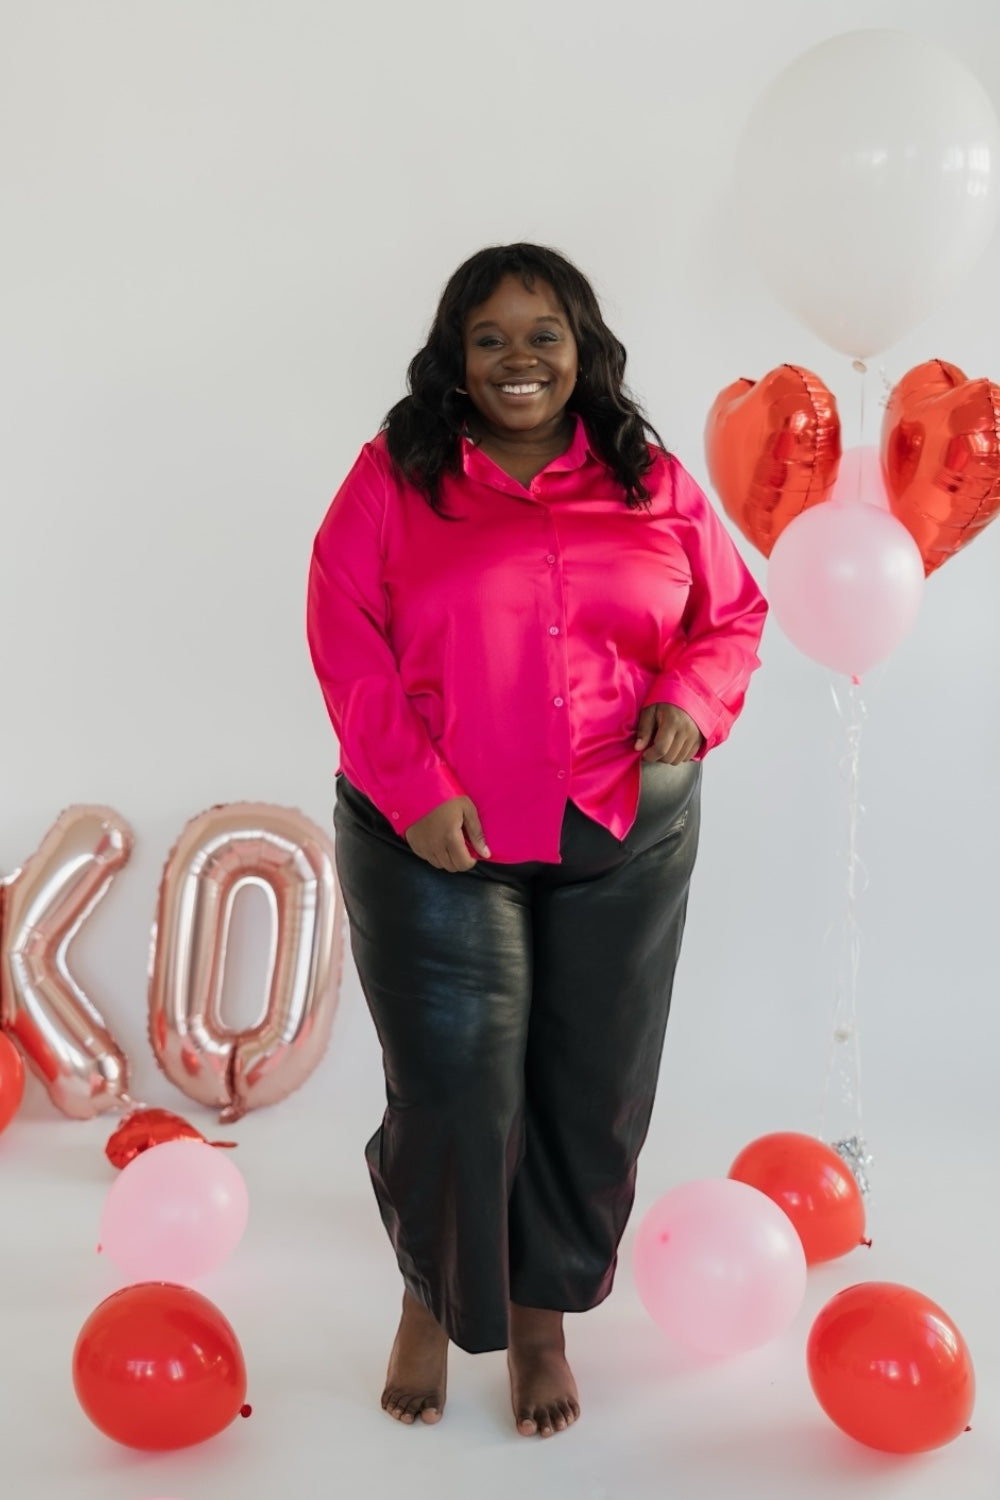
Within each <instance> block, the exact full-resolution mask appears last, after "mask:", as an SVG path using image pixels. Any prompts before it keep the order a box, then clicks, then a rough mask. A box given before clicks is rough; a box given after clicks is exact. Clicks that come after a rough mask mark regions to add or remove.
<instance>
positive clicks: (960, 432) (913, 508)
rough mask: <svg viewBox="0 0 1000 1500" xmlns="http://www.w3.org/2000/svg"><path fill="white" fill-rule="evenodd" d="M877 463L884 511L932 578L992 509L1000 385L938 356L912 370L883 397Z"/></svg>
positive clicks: (999, 445)
mask: <svg viewBox="0 0 1000 1500" xmlns="http://www.w3.org/2000/svg"><path fill="white" fill-rule="evenodd" d="M882 464H883V467H884V470H885V480H886V486H887V488H888V491H889V508H890V509H891V511H892V513H893V515H894V516H896V517H897V518H898V519H899V520H900V521H902V523H903V525H904V526H905V527H906V528H907V530H908V531H909V532H910V534H911V536H912V537H913V539H914V541H915V542H916V544H917V546H918V547H919V548H920V555H921V557H922V558H923V560H924V571H925V573H928V574H930V573H933V572H934V570H935V568H939V567H940V566H941V564H942V563H944V562H947V561H948V559H949V558H950V557H954V555H955V553H956V552H957V551H958V550H959V549H960V548H961V547H965V546H967V545H968V544H969V542H971V541H972V540H973V538H974V537H977V536H978V535H979V533H980V532H981V531H982V529H983V527H984V526H987V525H988V524H989V522H990V521H992V520H993V517H994V516H995V515H996V514H997V512H998V511H1000V386H998V385H994V384H993V383H992V382H991V381H989V380H969V379H968V377H967V376H966V375H965V374H963V372H962V371H961V370H960V369H959V368H958V366H957V365H950V364H947V363H946V362H945V361H944V360H943V359H931V360H928V361H927V363H926V364H922V365H916V366H915V367H914V369H912V370H910V371H909V372H908V373H907V374H906V375H904V376H903V378H902V380H901V381H900V382H899V384H898V385H896V386H895V387H894V388H893V390H892V392H891V394H890V396H889V400H888V403H887V405H886V411H885V418H884V421H883V424H882Z"/></svg>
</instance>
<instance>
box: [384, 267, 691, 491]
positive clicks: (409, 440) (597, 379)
mask: <svg viewBox="0 0 1000 1500" xmlns="http://www.w3.org/2000/svg"><path fill="white" fill-rule="evenodd" d="M505 276H520V278H521V280H522V282H523V283H524V285H525V287H527V289H528V290H529V291H530V290H532V288H533V287H534V283H535V281H536V280H538V281H545V282H548V284H549V286H550V287H551V288H552V290H553V291H554V292H555V295H556V297H557V299H558V301H559V302H560V304H561V305H562V308H563V311H564V312H565V314H566V317H567V319H568V321H569V325H570V328H571V329H572V332H573V337H574V339H575V340H576V347H577V359H578V364H579V371H580V373H579V378H578V380H577V383H576V386H575V388H574V391H573V395H572V396H571V397H570V399H569V402H568V403H567V409H568V410H569V411H574V412H579V414H580V416H581V417H582V418H583V420H584V422H585V423H586V425H587V431H588V433H589V435H590V440H591V445H592V447H593V449H594V451H595V452H596V454H597V456H598V457H599V458H600V459H601V460H602V462H603V463H605V464H606V465H607V467H608V469H610V471H611V473H612V474H613V475H614V477H615V478H616V479H617V480H618V482H619V483H620V484H621V486H622V489H623V490H624V492H625V502H626V504H628V505H630V506H633V507H636V506H641V505H643V504H644V503H645V502H646V501H647V500H648V499H649V491H648V490H647V488H646V486H645V484H644V482H643V481H644V478H645V475H646V474H647V473H648V472H649V470H650V468H651V466H652V463H653V459H652V457H651V455H650V452H649V448H648V445H647V437H651V438H652V439H653V441H654V442H655V443H656V445H657V446H658V447H659V448H661V449H663V450H664V451H666V449H665V445H664V443H663V441H662V439H661V438H660V436H659V434H658V433H657V431H656V429H655V428H654V427H652V426H651V425H650V423H649V422H648V421H647V419H646V417H645V415H644V413H643V412H642V410H641V409H640V407H639V406H638V405H637V403H636V402H635V401H634V400H633V398H632V397H631V395H630V394H629V392H628V391H627V390H626V388H625V385H624V375H625V346H624V344H622V343H621V341H620V340H619V339H617V338H615V336H614V334H613V333H612V332H611V330H610V328H608V326H607V324H606V323H605V321H604V318H603V317H602V316H601V309H600V306H599V305H598V301H597V298H596V296H595V295H594V289H593V287H592V286H591V285H590V282H589V281H588V280H587V278H586V277H585V276H584V275H583V273H582V272H581V271H578V270H577V268H576V267H575V266H574V265H572V264H571V263H570V262H569V261H568V260H566V258H565V257H564V256H562V255H560V254H559V253H558V251H556V250H549V249H546V248H545V246H543V245H530V244H516V245H493V246H490V247H488V248H487V249H485V250H479V251H477V253H476V254H475V255H473V256H471V257H470V258H469V259H468V260H467V261H465V262H464V263H463V264H462V265H460V266H459V268H458V270H457V271H456V272H455V273H454V275H453V276H452V277H451V279H450V280H449V282H448V284H447V286H446V287H445V289H444V291H443V292H442V294H441V300H440V302H439V303H438V308H437V312H436V313H435V314H434V322H433V324H432V325H431V330H430V333H429V334H428V335H427V342H426V344H425V345H424V347H423V348H422V349H421V350H420V351H419V352H418V353H417V354H415V355H414V357H413V359H412V360H411V361H410V366H409V369H408V371H407V388H408V391H409V394H408V395H406V396H404V397H403V399H402V400H401V401H397V403H396V405H395V406H394V407H393V408H392V410H391V411H390V412H389V413H388V414H387V416H386V418H385V421H384V422H383V424H382V426H383V429H384V431H385V435H386V445H387V447H388V450H389V455H390V457H391V458H392V460H393V462H394V463H395V464H396V465H397V466H398V468H399V469H400V470H402V472H403V474H404V475H405V476H406V478H407V479H408V480H409V482H410V483H411V484H413V485H414V486H415V487H416V488H417V489H419V490H421V491H422V492H423V494H424V495H425V496H426V498H427V500H428V502H429V504H430V505H431V506H432V507H433V508H434V509H435V510H436V511H437V512H438V513H439V514H442V515H443V514H444V513H445V512H444V510H443V507H442V503H441V480H442V477H443V475H445V474H455V473H457V472H458V471H459V467H460V460H461V436H462V432H463V430H464V428H465V424H466V419H467V417H468V415H469V413H470V411H471V409H472V403H471V401H470V400H469V397H468V396H466V395H460V394H459V393H458V391H457V390H456V386H460V385H461V384H462V381H463V378H464V375H465V347H464V337H463V336H464V331H465V322H466V319H467V317H468V315H469V313H470V312H471V311H472V309H473V308H474V307H479V306H480V305H481V304H482V303H483V302H485V301H486V300H487V299H488V298H489V297H491V296H492V294H493V293H494V292H495V291H496V288H497V286H498V285H499V284H500V282H501V281H502V280H503V278H504V277H505Z"/></svg>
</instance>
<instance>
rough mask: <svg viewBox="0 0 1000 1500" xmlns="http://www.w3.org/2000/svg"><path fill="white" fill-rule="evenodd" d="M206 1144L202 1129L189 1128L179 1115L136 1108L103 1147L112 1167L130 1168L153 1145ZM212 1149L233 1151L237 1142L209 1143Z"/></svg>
mask: <svg viewBox="0 0 1000 1500" xmlns="http://www.w3.org/2000/svg"><path fill="white" fill-rule="evenodd" d="M185 1140H191V1141H204V1140H205V1137H204V1136H203V1135H202V1133H201V1131H200V1130H196V1129H195V1128H194V1126H193V1125H189V1124H188V1122H187V1120H184V1119H182V1118H181V1116H180V1115H175V1114H173V1113H172V1112H171V1111H170V1110H169V1109H136V1110H133V1111H132V1113H131V1114H130V1115H126V1116H125V1118H124V1120H123V1121H122V1122H121V1124H120V1125H119V1126H118V1129H117V1130H116V1131H115V1132H114V1134H113V1135H112V1136H111V1139H110V1140H109V1141H108V1144H107V1145H106V1146H105V1148H104V1154H105V1156H106V1157H107V1158H108V1161H109V1162H110V1163H111V1165H112V1166H113V1167H118V1168H119V1170H120V1169H121V1168H122V1167H127V1166H128V1164H129V1162H130V1161H132V1159H133V1157H136V1156H138V1155H139V1154H140V1152H143V1151H148V1150H149V1148H150V1147H151V1146H162V1145H163V1144H164V1142H165V1141H185ZM206 1144H208V1145H210V1146H221V1147H226V1148H230V1147H233V1146H235V1145H236V1142H235V1141H209V1142H207V1143H206Z"/></svg>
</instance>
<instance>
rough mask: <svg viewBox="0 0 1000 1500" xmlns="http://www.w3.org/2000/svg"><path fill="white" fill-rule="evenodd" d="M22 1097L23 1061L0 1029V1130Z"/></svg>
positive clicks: (3, 1128)
mask: <svg viewBox="0 0 1000 1500" xmlns="http://www.w3.org/2000/svg"><path fill="white" fill-rule="evenodd" d="M23 1098H24V1063H23V1062H22V1061H21V1054H20V1052H18V1050H17V1048H16V1047H15V1046H14V1043H13V1042H12V1041H11V1039H10V1037H8V1036H4V1034H3V1032H2V1031H0V1130H6V1129H7V1126H8V1125H9V1124H10V1122H11V1120H13V1118H14V1116H15V1115H16V1114H17V1112H18V1110H19V1109H20V1107H21V1100H22V1099H23Z"/></svg>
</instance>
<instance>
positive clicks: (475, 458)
mask: <svg viewBox="0 0 1000 1500" xmlns="http://www.w3.org/2000/svg"><path fill="white" fill-rule="evenodd" d="M572 416H573V421H574V427H573V436H572V438H571V439H570V445H569V447H568V448H567V449H566V452H565V453H560V454H559V457H558V458H554V459H553V460H552V462H551V463H548V464H546V465H545V468H544V469H542V470H541V472H542V473H543V474H565V473H569V472H570V471H571V470H572V469H582V468H583V466H584V464H585V463H586V462H587V460H588V458H591V459H592V458H596V454H595V453H594V450H593V447H592V445H591V442H590V437H589V435H588V433H587V428H586V425H585V423H584V420H583V418H582V417H581V416H580V413H579V412H573V413H572ZM484 466H486V467H488V469H489V470H490V471H492V472H493V473H495V472H496V470H497V465H496V464H495V463H494V462H493V460H492V459H491V458H489V457H487V455H486V454H485V453H483V452H482V451H481V450H480V449H479V448H478V447H477V445H476V444H475V443H474V442H473V441H472V439H471V438H470V437H469V435H468V434H467V433H463V434H462V468H463V470H464V472H465V473H466V474H468V475H470V476H471V477H472V478H474V479H480V478H484V477H485V475H486V468H484Z"/></svg>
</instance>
